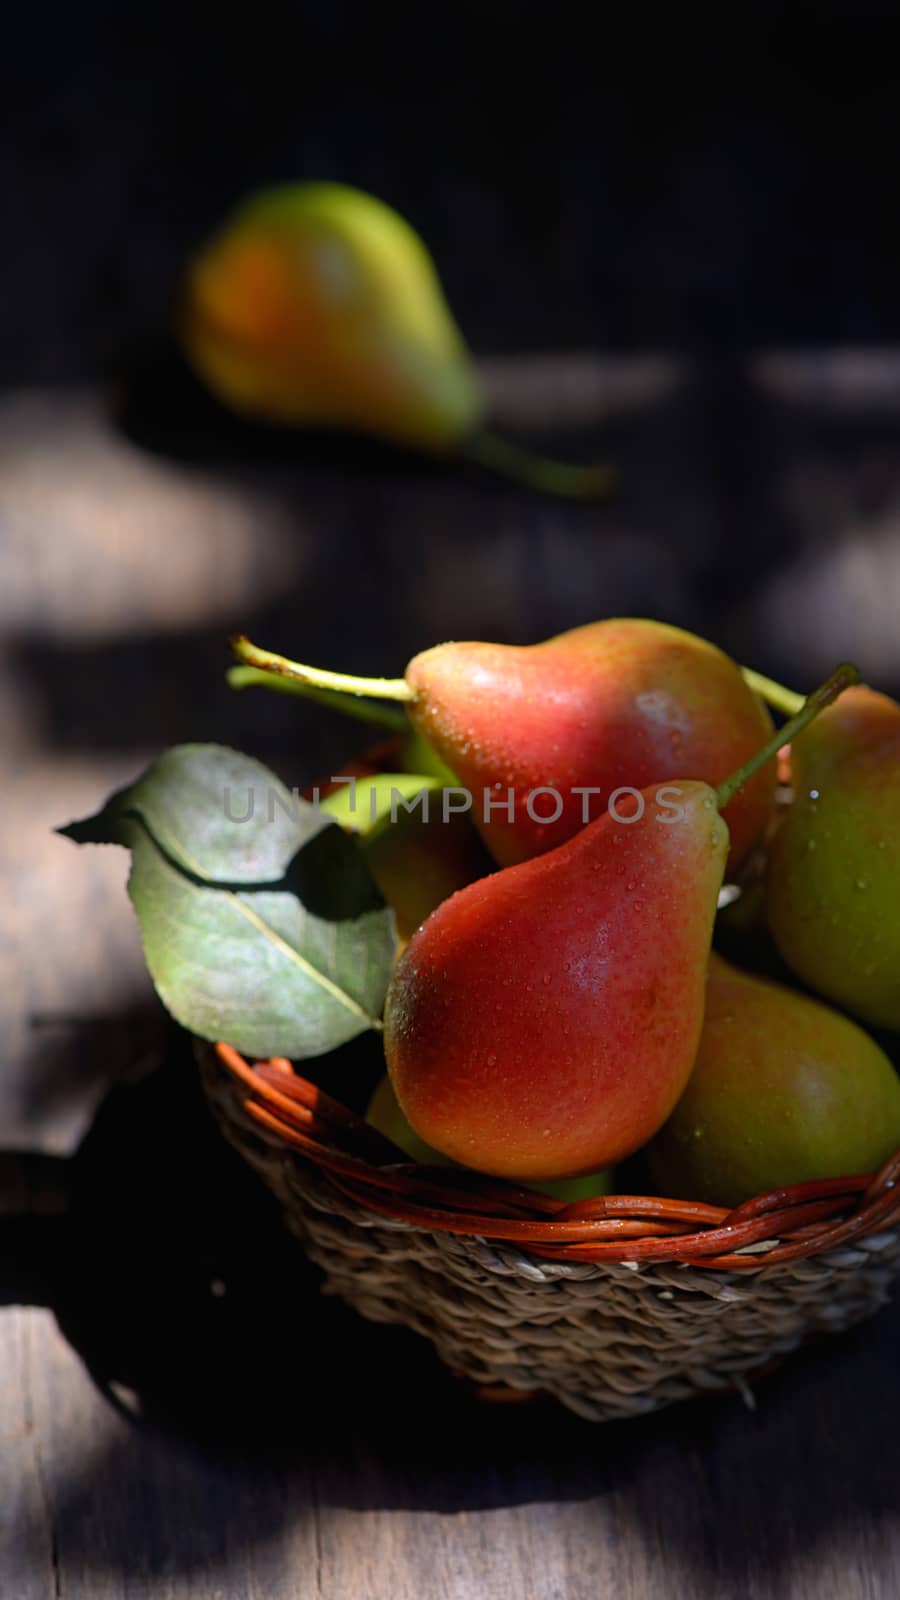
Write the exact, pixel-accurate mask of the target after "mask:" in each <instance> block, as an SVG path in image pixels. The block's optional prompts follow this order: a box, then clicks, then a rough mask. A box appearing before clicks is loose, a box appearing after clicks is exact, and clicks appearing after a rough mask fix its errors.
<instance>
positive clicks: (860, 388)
mask: <svg viewBox="0 0 900 1600" xmlns="http://www.w3.org/2000/svg"><path fill="white" fill-rule="evenodd" d="M489 376H490V380H491V382H492V384H493V386H494V390H495V394H496V396H497V403H498V409H500V410H501V411H502V412H503V413H505V416H506V419H507V421H508V423H509V425H510V426H511V427H514V428H516V429H518V430H519V432H520V433H521V434H522V435H523V436H526V435H528V434H532V435H534V436H535V437H537V438H538V439H539V441H540V443H542V444H544V445H555V446H556V447H557V448H559V449H560V450H566V449H571V450H573V451H577V450H578V449H587V450H591V449H594V450H596V449H597V448H598V447H601V448H602V449H604V450H608V451H609V452H610V453H611V454H612V455H613V456H614V457H615V459H616V460H617V461H618V462H619V463H620V465H621V468H622V473H623V488H622V492H621V495H620V496H619V498H618V499H617V500H616V501H615V502H614V503H613V504H612V505H610V506H608V507H604V508H589V507H582V506H564V505H559V504H556V503H553V502H550V501H547V500H541V499H539V498H536V497H529V496H527V495H526V494H524V493H519V492H517V491H516V490H514V489H510V488H506V487H503V486H500V485H497V484H494V483H492V482H490V481H488V480H487V479H484V478H481V477H479V476H478V475H476V474H474V473H469V474H466V473H457V472H453V471H450V470H449V469H448V470H443V469H440V468H438V467H428V466H425V465H421V464H417V463H414V462H409V461H406V460H405V459H402V458H400V457H399V456H394V455H389V454H387V453H382V452H379V451H377V450H375V449H372V450H369V449H365V448H362V447H353V448H352V449H350V448H348V447H347V446H345V445H339V444H334V443H329V442H327V441H325V442H318V443H316V444H315V445H301V444H297V445H294V443H293V442H292V441H285V440H283V439H267V438H264V437H257V436H256V435H255V434H253V433H252V431H250V430H247V429H244V428H240V427H237V426H236V425H233V426H227V425H224V424H223V423H222V419H221V418H219V417H218V416H217V415H216V414H215V412H214V411H213V409H212V408H211V407H204V406H203V405H202V404H201V403H199V402H198V401H197V398H196V396H195V395H193V394H192V393H191V392H190V390H189V389H188V388H187V387H186V386H185V385H184V384H183V383H179V380H178V379H177V377H173V376H172V375H171V374H167V373H166V372H165V371H163V372H157V373H155V374H154V373H151V374H149V375H145V377H144V379H143V382H142V383H141V384H138V385H137V387H136V388H135V389H133V390H132V391H131V392H129V393H128V394H126V395H121V394H109V393H105V392H100V391H97V390H90V391H82V392H67V391H56V392H49V391H48V392H32V393H22V394H15V395H10V396H7V397H6V398H5V399H3V400H2V402H0V627H2V645H0V738H2V748H3V751H4V756H5V761H4V780H5V781H4V789H3V827H2V854H3V879H2V882H3V896H2V900H0V925H2V926H0V1003H2V1006H3V1024H4V1026H3V1035H2V1037H3V1075H2V1089H0V1094H2V1101H0V1104H2V1111H3V1134H2V1144H3V1146H4V1149H3V1151H2V1153H0V1229H2V1237H3V1244H4V1247H3V1249H2V1252H0V1302H2V1306H3V1309H2V1311H0V1433H2V1440H3V1448H2V1452H0V1543H2V1548H3V1554H2V1557H0V1592H2V1594H3V1595H4V1597H5V1596H7V1595H8V1596H9V1597H10V1600H48V1597H53V1596H56V1597H59V1596H62V1597H63V1600H120V1597H128V1600H186V1597H188V1596H190V1597H191V1600H213V1597H216V1600H250V1597H254V1600H289V1597H290V1600H298V1597H304V1600H305V1597H306V1596H325V1597H328V1600H331V1597H335V1600H337V1597H344V1596H353V1600H368V1597H373V1600H386V1597H387V1596H391V1597H398V1600H399V1597H402V1596H405V1595H410V1596H412V1595H414V1594H415V1595H427V1596H428V1597H430V1600H431V1597H433V1600H443V1597H450V1596H452V1597H466V1600H469V1597H474V1596H479V1597H480V1596H489V1597H491V1600H501V1597H503V1600H505V1597H510V1600H513V1597H514V1600H524V1597H525V1596H528V1597H534V1600H550V1597H551V1596H552V1597H557V1596H560V1597H561V1596H563V1595H565V1596H566V1600H579V1597H581V1596H584V1597H590V1600H607V1597H609V1600H613V1597H615V1600H650V1597H657V1596H658V1597H660V1600H663V1597H666V1600H668V1597H670V1596H673V1595H688V1594H689V1595H691V1596H693V1597H696V1600H704V1597H706V1596H710V1597H712V1596H716V1597H718V1596H726V1595H727V1596H740V1597H759V1600H769V1597H771V1596H777V1597H778V1600H781V1597H792V1600H793V1597H798V1600H799V1597H801V1596H803V1597H805V1596H809V1597H815V1600H831V1597H834V1600H850V1597H853V1596H866V1597H867V1600H876V1597H882V1596H883V1597H885V1600H887V1597H891V1600H893V1597H895V1596H896V1595H897V1594H898V1592H900V1505H898V1490H900V1443H898V1440H900V1386H898V1382H897V1377H898V1361H897V1354H896V1352H897V1348H898V1340H900V1305H898V1306H895V1307H894V1308H893V1309H891V1310H888V1311H887V1312H885V1313H883V1314H882V1315H881V1316H880V1317H878V1318H877V1319H876V1320H875V1321H874V1322H872V1323H871V1324H870V1325H868V1326H866V1327H865V1328H862V1329H860V1330H859V1331H857V1332H856V1333H854V1334H852V1335H850V1336H848V1337H846V1338H843V1339H841V1340H836V1341H834V1342H833V1343H831V1344H828V1345H822V1346H820V1347H818V1348H816V1349H814V1350H812V1351H810V1352H809V1353H808V1354H805V1355H804V1356H803V1357H802V1358H797V1359H795V1360H793V1361H792V1362H791V1363H790V1364H789V1365H788V1366H787V1367H785V1368H783V1369H782V1370H781V1371H780V1372H778V1373H776V1374H774V1375H773V1376H771V1377H769V1378H768V1379H766V1380H765V1381H763V1382H761V1383H760V1384H759V1385H758V1388H757V1392H756V1409H755V1410H753V1411H749V1410H748V1409H747V1408H746V1406H745V1404H744V1402H743V1401H742V1400H741V1399H740V1398H738V1397H737V1396H735V1397H725V1398H720V1399H717V1400H715V1401H710V1402H709V1403H708V1404H702V1405H694V1406H692V1407H689V1408H683V1409H680V1410H673V1411H670V1412H667V1413H664V1414H662V1415H660V1416H658V1417H655V1418H649V1419H646V1420H642V1421H639V1422H633V1423H631V1424H629V1425H616V1426H610V1427H606V1428H594V1427H591V1426H589V1425H587V1424H585V1423H582V1422H580V1421H578V1420H577V1419H576V1418H574V1417H571V1416H568V1415H566V1414H565V1413H562V1412H560V1411H557V1410H555V1409H554V1408H552V1407H548V1406H545V1405H543V1404H541V1403H538V1404H530V1405H506V1406H485V1405H484V1404H483V1403H479V1402H477V1401H476V1399H475V1398H474V1397H473V1396H472V1395H470V1394H469V1393H468V1392H467V1391H465V1390H463V1389H462V1388H460V1387H459V1386H458V1385H456V1384H455V1383H454V1382H453V1381H452V1380H451V1379H450V1378H449V1377H448V1376H447V1375H446V1374H445V1373H444V1372H443V1371H442V1370H441V1369H440V1367H439V1366H438V1364H437V1363H436V1361H435V1360H434V1359H433V1358H432V1356H431V1354H430V1352H429V1350H428V1349H427V1347H425V1346H424V1345H423V1344H421V1343H420V1342H419V1341H418V1340H417V1339H415V1338H414V1337H413V1336H412V1335H409V1334H406V1333H403V1332H399V1331H396V1330H390V1329H381V1328H373V1327H369V1326H367V1325H365V1324H364V1323H362V1322H361V1321H359V1320H357V1319H356V1318H355V1317H354V1316H353V1315H352V1314H351V1313H349V1312H348V1311H345V1310H344V1309H343V1308H342V1307H340V1306H338V1305H336V1304H335V1303H333V1302H330V1301H327V1300H325V1299H323V1298H322V1296H321V1295H320V1294H319V1292H318V1282H317V1279H316V1275H315V1273H314V1272H313V1271H312V1269H311V1268H309V1267H308V1266H307V1265H306V1264H305V1262H304V1260H303V1258H302V1257H301V1256H300V1255H299V1253H298V1252H297V1250H296V1249H295V1247H294V1246H293V1245H292V1244H291V1242H290V1241H289V1240H288V1239H287V1237H286V1236H285V1235H284V1233H283V1232H282V1230H281V1227H280V1224H279V1221H278V1218H277V1216H276V1215H275V1214H274V1210H273V1207H272V1205H271V1204H270V1202H269V1200H268V1197H267V1196H266V1195H264V1194H263V1193H262V1192H261V1191H260V1190H259V1188H258V1186H257V1184H256V1182H255V1180H254V1179H253V1178H252V1177H251V1176H250V1175H249V1174H248V1173H247V1172H245V1171H244V1170H243V1168H241V1167H240V1165H239V1164H238V1163H237V1161H236V1158H235V1157H233V1155H232V1154H231V1153H230V1152H229V1151H227V1150H226V1149H225V1148H224V1147H223V1146H222V1144H221V1143H220V1141H219V1139H218V1138H217V1136H216V1134H215V1132H214V1131H213V1129H212V1127H211V1125H210V1123H209V1120H208V1117H207V1115H206V1112H205V1109H204V1107H203V1105H202V1103H201V1100H200V1097H199V1093H198V1090H197V1086H196V1083H195V1080H194V1076H193V1073H192V1069H191V1064H190V1061H189V1059H187V1057H186V1055H185V1050H184V1047H183V1044H182V1043H181V1041H179V1039H178V1038H177V1037H176V1036H174V1035H173V1034H172V1033H171V1031H170V1030H169V1029H168V1027H167V1025H166V1023H165V1019H164V1018H163V1017H162V1016H161V1014H160V1011H159V1008H158V1007H157V1005H156V1003H155V1001H154V998H153V996H152V993H151V990H150V987H149V984H148V981H147V979H146V976H145V974H144V970H143V965H142V961H141V956H140V949H139V942H138V938H137V933H136V929H135V926H134V924H133V921H132V918H131V914H130V911H129V908H128V905H127V902H126V899H125V894H124V881H125V875H126V870H127V863H126V859H125V856H124V854H123V853H122V852H119V851H115V850H103V851H100V850H97V851H78V850H76V849H75V848H74V847H73V846H72V845H71V844H70V843H68V842H67V841H64V840H62V839H60V838H58V837H56V836H54V834H53V833H52V832H51V830H52V828H53V826H54V825H55V824H58V823H61V822H64V821H66V820H68V819H70V818H71V817H73V816H77V815H80V814H84V813H86V812H87V811H89V810H91V809H92V808H93V807H94V806H96V805H97V803H98V802H99V801H100V800H101V798H102V797H103V796H105V795H106V793H107V792H108V791H109V790H110V789H111V788H113V787H114V786H115V785H117V784H120V783H122V782H124V781H126V780H128V779H129V778H130V777H132V776H133V775H134V774H135V773H136V772H137V771H138V770H139V768H140V767H141V765H142V764H143V763H145V762H146V761H148V760H149V759H151V758H152V756H153V755H154V753H155V752H157V751H158V750H159V749H160V748H161V746H163V745H164V744H166V743H170V742H173V741H175V740H179V739H185V738H213V739H220V740H223V741H226V742H231V743H233V744H235V745H238V746H239V747H242V748H247V749H250V750H252V751H254V752H255V753H257V754H259V755H261V756H262V757H263V758H265V759H267V760H270V761H271V762H272V763H273V764H276V765H278V767H279V770H281V771H282V773H283V774H284V775H285V776H287V777H288V778H289V780H290V781H302V779H304V778H307V777H309V776H310V775H312V774H313V773H316V772H318V771H321V770H323V769H325V768H327V767H328V765H329V763H330V762H332V761H334V762H338V761H340V760H341V759H342V758H343V757H345V756H346V755H347V754H348V753H349V752H350V750H351V749H352V748H353V745H354V742H355V741H357V742H358V735H357V734H356V732H355V730H354V729H353V727H352V725H349V724H348V725H344V724H343V723H340V722H339V721H338V720H337V719H335V718H333V717H331V716H329V715H328V714H327V713H325V712H324V711H321V710H319V709H318V708H314V707H311V706H300V705H294V704H293V703H292V702H285V701H283V700H281V699H280V698H276V697H270V698H266V697H263V696H256V697H253V696H251V695H244V696H240V697H238V696H232V695H229V693H227V692H226V691H225V690H224V688H223V687H222V682H221V671H222V667H223V665H224V663H225V652H224V648H223V641H224V638H225V636H226V635H227V633H228V632H229V631H231V630H233V629H234V628H235V627H238V626H240V627H244V628H246V630H247V631H249V632H251V633H252V634H253V635H254V636H256V637H258V638H260V639H261V640H263V641H264V642H265V643H267V644H269V645H271V646H273V647H275V648H283V649H288V650H293V651H294V652H295V653H299V654H302V655H304V656H305V657H306V658H307V659H312V660H319V661H321V662H323V663H325V664H334V665H337V666H343V667H346V668H351V669H352V668H354V667H355V668H357V669H358V670H368V671H383V672H385V673H388V674H390V673H394V672H398V671H400V670H401V669H402V666H403V664H404V661H405V659H406V658H407V656H408V655H409V654H410V653H411V651H412V650H413V649H415V648H417V647H420V646H422V645H425V644H427V643H432V642H434V641H435V640H436V639H438V638H441V637H446V636H452V635H456V636H460V635H466V634H468V635H471V636H475V637H477V636H486V637H494V638H505V639H511V640H527V639H534V638H538V637H541V636H542V635H545V634H547V633H549V632H551V631H555V630H558V629H560V628H563V627H566V626H571V625H573V624H575V623H576V622H579V621H584V620H587V619H589V618H590V617H592V616H595V615H602V614H604V613H615V612H619V613H633V614H634V613H636V614H641V613H644V614H654V615H660V616H664V617H667V618H669V619H670V620H673V621H676V622H681V623H684V624H686V625H687V626H694V627H698V628H700V629H702V630H705V631H707V632H709V633H710V634H711V635H712V636H714V637H715V638H717V639H718V640H719V641H720V642H721V643H723V644H724V645H725V646H726V647H728V648H730V649H732V650H733V651H734V652H735V653H737V654H739V655H741V656H742V657H744V658H746V659H750V660H752V661H753V662H754V664H756V665H757V666H759V667H761V668H763V669H765V670H769V671H771V672H773V673H776V674H780V675H783V676H784V677H785V678H786V679H787V681H794V682H796V683H797V684H798V685H809V684H810V683H811V681H812V680H813V679H814V678H816V676H817V675H818V674H821V673H822V672H823V670H824V669H827V668H828V667H829V666H830V665H832V664H833V661H834V659H835V658H836V656H838V655H851V656H856V657H857V658H858V659H859V660H860V662H861V664H862V666H863V667H864V669H865V670H866V671H867V672H869V673H871V674H872V675H873V676H875V677H877V679H878V681H879V682H880V683H881V684H882V685H884V686H885V687H889V688H893V689H894V690H895V691H896V690H897V688H898V687H900V632H898V627H897V620H896V619H897V617H898V615H900V608H898V599H900V461H898V452H897V433H898V420H900V363H898V362H897V361H896V360H894V359H892V358H890V357H888V356H885V355H880V356H877V357H876V356H863V355H860V354H858V353H854V352H844V353H843V354H837V355H832V356H818V357H804V358H797V357H792V356H789V355H783V354H778V353H771V354H769V355H767V356H765V357H760V358H758V359H755V360H753V361H745V362H743V363H741V364H724V363H722V364H719V365H718V366H714V367H708V368H706V367H699V368H689V367H687V366H686V365H684V364H681V365H679V364H678V363H675V362H672V361H670V360H667V359H663V358H655V357H654V358H646V359H642V360H638V359H630V360H622V361H600V360H593V359H588V358H584V359H579V360H560V361H556V362H554V361H548V360H543V361H541V362H526V361H520V362H507V363H505V364H503V365H500V364H497V365H495V366H494V367H493V368H492V369H491V371H490V374H489ZM548 419H552V426H551V425H550V423H549V421H548ZM336 1070H337V1071H338V1075H340V1073H341V1072H344V1073H346V1074H348V1075H349V1074H352V1071H353V1060H352V1058H350V1059H348V1060H346V1061H343V1062H342V1063H339V1065H338V1068H337V1069H336Z"/></svg>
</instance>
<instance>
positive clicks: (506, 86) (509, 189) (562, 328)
mask: <svg viewBox="0 0 900 1600" xmlns="http://www.w3.org/2000/svg"><path fill="white" fill-rule="evenodd" d="M895 9H896V8H893V7H872V6H849V5H848V6H827V5H825V6H823V5H795V6H789V7H785V6H766V5H735V6H730V7H728V8H725V9H723V10H722V11H715V10H713V9H711V8H706V7H703V6H701V7H687V8H683V7H679V8H667V7H660V6H655V5H641V4H638V5H631V6H628V7H627V8H625V7H618V6H611V5H610V6H599V7H596V8H583V7H581V6H574V5H561V6H554V7H552V8H548V7H545V6H537V5H527V4H526V5H521V6H519V5H504V4H501V5H494V6H471V5H460V6H454V7H433V6H411V7H404V6H390V5H379V6H374V5H361V4H359V5H354V4H348V3H347V0H338V3H334V4H328V3H324V0H322V3H317V4H303V5H300V6H293V7H273V6H268V5H265V4H263V5H254V6H251V7H239V8H234V9H232V8H226V7H219V8H217V9H216V10H215V11H213V10H207V9H206V8H198V7H192V6H189V5H186V6H184V7H181V8H179V9H177V10H176V9H175V8H169V9H167V8H165V7H163V8H162V9H159V8H156V7H152V8H151V7H113V6H109V7H104V6H100V5H97V4H96V3H93V4H91V3H89V4H86V5H78V6H71V7H67V6H63V5H61V4H57V5H55V6H51V7H49V8H45V7H34V6H27V5H24V4H19V5H17V4H13V5H12V6H11V7H8V8H7V9H6V21H5V25H4V34H3V51H2V55H3V65H2V68H0V73H2V108H3V109H2V115H3V117H4V119H5V121H6V124H7V136H6V138H5V140H4V142H3V151H2V155H0V215H2V219H3V238H4V248H3V260H2V264H0V271H2V292H0V371H2V373H3V376H4V377H5V378H6V379H7V380H10V379H15V380H17V381H18V380H22V379H25V380H44V379H47V378H55V377H71V376H75V375H83V374H86V373H95V372H98V371H101V372H110V371H112V372H116V371H118V370H120V369H121V367H122V364H123V362H124V361H125V360H126V357H127V356H130V354H132V353H133V351H134V348H135V346H137V345H141V344H143V343H145V342H147V341H150V342H152V341H153V339H154V337H155V336H157V335H159V334H160V333H161V332H162V331H163V330H164V329H165V328H166V326H167V318H168V315H169V309H170V305H171V300H172V296H173V293H174V290H175V286H176V283H177V279H178V274H179V271H180V269H181V266H182V263H183V260H184V256H185V253H186V252H187V251H188V250H189V249H190V248H191V247H192V246H194V245H196V244H197V243H198V242H199V241H200V240H201V239H202V237H203V236H204V234H205V232H206V231H207V230H208V229H209V228H210V227H211V226H212V225H214V224H215V223H216V222H217V221H218V220H220V219H221V217H222V216H223V214H224V213H225V212H227V210H228V208H229V207H230V206H231V205H232V203H233V202H234V201H235V200H236V199H238V198H239V197H240V196H241V195H242V194H243V193H244V192H245V191H247V190H249V189H252V188H254V187H256V186H257V185H259V184H261V183H268V182H271V181H278V180H284V179H291V178H297V177H327V178H336V179H341V180H343V181H346V182H351V183H354V184H357V185H359V186H361V187H363V188H370V189H372V190H373V191H374V192H376V193H377V194H379V195H381V196H382V197H383V198H384V199H386V200H388V201H390V202H391V203H393V204H394V205H395V206H397V207H398V208H399V209H400V210H401V211H402V212H404V214H406V215H407V216H408V217H409V219H410V220H411V221H412V222H413V223H414V225H415V226H416V227H417V228H418V229H419V230H420V231H421V233H422V234H423V235H424V237H425V238H426V240H427V241H428V242H429V244H430V246H431V248H432V250H433V252H434V254H435V256H436V258H437V260H438V263H439V265H440V269H441V272H442V275H443V277H444V280H445V283H446V285H447V288H448V291H449V296H450V300H451V304H452V305H453V307H454V308H455V310H456V313H457V316H458V318H459V320H460V321H461V323H462V325H463V327H464V328H465V329H466V331H467V333H468V335H469V338H470V340H471V342H472V344H473V345H474V347H475V348H476V350H478V351H479V352H490V351H502V350H523V349H528V350H547V349H566V348H572V347H601V348H613V349H634V348H642V347H647V346H653V347H673V346H677V347H681V348H683V347H685V346H687V347H689V348H693V349H696V350H701V351H710V350H712V351H727V350H728V349H730V348H731V347H733V346H735V345H737V346H741V345H747V344H753V343H758V342H761V341H762V342H770V343H771V342H774V343H781V342H784V341H789V342H793V343H796V342H798V341H799V342H820V343H821V342H831V343H834V342H846V341H851V342H858V341H871V340H878V339H881V340H884V339H894V338H897V337H898V336H900V296H898V283H900V245H898V234H897V227H896V212H897V153H898V131H900V129H898V104H900V95H898V80H900V51H898V48H897V44H896V37H897V36H896V31H895V21H894V16H893V13H894V11H895Z"/></svg>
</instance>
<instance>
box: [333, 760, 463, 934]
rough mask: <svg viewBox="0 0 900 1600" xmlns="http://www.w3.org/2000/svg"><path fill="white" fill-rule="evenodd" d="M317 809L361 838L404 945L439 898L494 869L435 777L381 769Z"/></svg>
mask: <svg viewBox="0 0 900 1600" xmlns="http://www.w3.org/2000/svg"><path fill="white" fill-rule="evenodd" d="M321 805H322V810H323V811H325V812H327V814H328V815H329V816H332V817H333V818H334V819H335V821H336V822H339V823H340V824H341V826H342V827H344V828H345V829H346V830H347V831H348V832H350V833H355V834H357V835H359V837H360V841H361V843H362V847H363V849H364V851H365V854H366V858H367V860H368V863H369V867H370V870H371V872H372V876H373V878H374V879H375V882H376V883H377V885H378V887H379V889H380V890H381V892H382V894H383V895H384V898H385V900H386V901H387V903H388V905H389V906H391V907H392V909H393V911H394V915H395V917H396V919H397V933H398V934H399V936H400V938H401V939H402V940H403V941H404V942H405V941H406V940H407V939H410V938H411V937H412V935H413V934H414V933H415V931H416V929H417V928H418V927H419V926H420V924H421V923H423V922H424V921H425V918H426V917H427V916H429V915H430V914H431V912H432V911H434V910H435V908H436V907H437V906H439V905H440V904H441V901H442V900H446V899H448V898H449V896H450V895H452V894H455V892H456V890H457V889H462V888H463V887H464V886H465V885H466V884H467V883H473V882H474V880H475V879H476V878H482V877H484V876H485V874H486V873H489V872H493V870H494V863H493V861H492V860H491V858H490V856H489V855H488V853H487V851H486V850H485V848H484V845H483V844H482V842H481V840H480V838H479V837H478V834H477V833H476V831H475V829H474V828H473V827H472V824H471V822H470V821H469V818H468V816H467V815H466V814H465V813H463V812H461V811H450V810H447V811H446V812H445V808H444V804H443V787H442V784H441V781H440V779H438V778H429V777H426V776H425V775H418V774H410V773H405V772H403V773H398V772H381V773H378V774H377V775H376V776H375V777H372V778H365V777H361V778H357V779H356V782H355V784H354V785H352V786H351V785H342V786H341V787H340V788H339V789H338V790H336V791H335V793H334V794H331V795H329V796H327V798H326V799H324V800H323V801H322V802H321Z"/></svg>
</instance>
